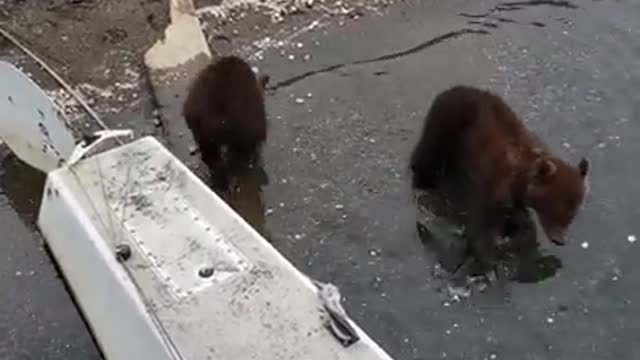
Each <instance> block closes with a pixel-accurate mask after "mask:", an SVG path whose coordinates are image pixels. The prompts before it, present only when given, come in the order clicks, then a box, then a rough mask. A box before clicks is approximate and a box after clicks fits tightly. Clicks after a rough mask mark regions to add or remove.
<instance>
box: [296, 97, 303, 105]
mask: <svg viewBox="0 0 640 360" xmlns="http://www.w3.org/2000/svg"><path fill="white" fill-rule="evenodd" d="M296 103H297V104H304V99H303V98H296Z"/></svg>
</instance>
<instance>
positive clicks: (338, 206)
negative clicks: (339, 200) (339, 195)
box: [336, 204, 344, 210]
mask: <svg viewBox="0 0 640 360" xmlns="http://www.w3.org/2000/svg"><path fill="white" fill-rule="evenodd" d="M336 209H337V210H340V209H344V205H342V204H336Z"/></svg>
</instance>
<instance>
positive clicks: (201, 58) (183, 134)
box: [144, 0, 211, 175]
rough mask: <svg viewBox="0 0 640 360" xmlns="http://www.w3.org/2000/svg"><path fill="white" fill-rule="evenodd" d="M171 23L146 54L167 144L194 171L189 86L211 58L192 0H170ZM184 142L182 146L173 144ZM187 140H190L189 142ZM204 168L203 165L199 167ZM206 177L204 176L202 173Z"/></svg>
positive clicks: (198, 166) (194, 158) (145, 60)
mask: <svg viewBox="0 0 640 360" xmlns="http://www.w3.org/2000/svg"><path fill="white" fill-rule="evenodd" d="M169 11H170V19H171V24H170V25H169V26H168V27H167V29H166V30H165V36H164V38H163V39H161V40H158V41H157V42H156V43H155V44H154V45H153V46H152V47H151V48H150V49H149V50H148V51H147V53H146V54H145V58H144V62H145V65H146V67H147V72H148V76H149V82H150V84H151V92H152V94H151V95H152V97H153V98H154V99H155V101H156V105H157V106H158V109H159V117H160V120H161V126H162V130H163V135H164V136H163V139H162V140H163V141H164V143H165V145H166V146H167V147H168V148H169V149H170V150H171V151H172V152H173V153H174V154H175V155H176V156H177V157H178V158H179V159H180V160H182V161H183V162H184V163H186V164H187V165H189V166H190V167H191V168H194V166H192V165H194V162H199V161H200V160H199V158H198V157H194V156H191V155H190V154H189V147H188V146H184V143H185V142H187V143H191V142H192V139H191V133H190V131H189V130H188V128H187V126H186V124H185V122H184V121H183V120H182V104H183V102H184V98H185V97H186V94H187V91H188V87H189V84H190V82H191V80H192V79H193V78H195V76H196V74H197V73H198V72H199V71H200V70H201V69H202V68H203V67H204V66H206V65H207V64H208V63H209V61H210V59H211V51H210V49H209V46H208V44H207V42H206V39H205V36H204V33H203V31H202V28H201V26H200V21H199V20H198V18H197V17H196V16H195V7H194V4H193V1H192V0H169ZM172 139H173V140H177V139H180V144H181V145H180V146H177V145H178V144H172ZM185 140H187V141H185ZM195 167H196V168H200V167H201V166H200V165H197V166H195ZM199 175H202V174H199Z"/></svg>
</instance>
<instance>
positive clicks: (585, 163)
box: [578, 158, 589, 177]
mask: <svg viewBox="0 0 640 360" xmlns="http://www.w3.org/2000/svg"><path fill="white" fill-rule="evenodd" d="M578 170H579V171H580V175H581V176H582V177H585V176H587V174H588V173H589V160H587V159H585V158H582V159H580V162H579V163H578Z"/></svg>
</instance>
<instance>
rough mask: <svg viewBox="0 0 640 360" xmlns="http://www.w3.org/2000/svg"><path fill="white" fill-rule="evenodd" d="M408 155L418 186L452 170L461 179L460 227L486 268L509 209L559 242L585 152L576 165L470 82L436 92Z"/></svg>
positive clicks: (581, 187) (574, 207) (577, 192)
mask: <svg viewBox="0 0 640 360" xmlns="http://www.w3.org/2000/svg"><path fill="white" fill-rule="evenodd" d="M410 161H411V164H410V167H411V170H412V172H413V187H414V188H416V189H422V190H430V189H431V190H432V189H435V187H436V185H437V181H436V180H438V179H441V177H442V176H451V175H453V174H455V175H461V176H462V177H463V179H465V180H466V183H468V186H467V187H466V189H465V190H464V195H465V196H466V198H467V199H468V200H467V201H468V202H467V203H466V210H467V215H466V220H465V222H466V224H465V225H466V231H465V232H466V234H467V236H468V241H469V245H470V249H471V250H472V251H473V252H474V253H475V256H476V258H477V260H478V261H479V262H480V264H481V265H482V266H483V268H484V269H485V270H489V267H490V266H492V264H493V262H494V260H495V255H496V251H495V246H496V242H495V241H496V238H497V237H498V236H500V235H501V234H502V231H503V229H504V228H505V226H506V225H505V222H506V221H507V220H506V219H507V218H508V217H509V216H510V215H511V214H513V212H514V211H521V210H523V209H527V208H529V209H532V210H533V211H534V212H535V213H536V215H537V218H538V220H539V223H540V225H541V227H542V229H543V230H544V232H545V234H546V236H547V238H548V239H549V240H551V241H552V242H553V243H555V244H557V245H563V244H564V243H565V233H566V231H567V229H568V228H569V225H570V224H571V222H572V221H573V219H574V218H575V216H576V214H577V212H578V210H579V209H580V207H581V205H582V203H583V201H584V197H585V193H586V183H585V181H586V175H587V172H588V168H589V163H588V161H587V160H586V159H584V158H582V159H581V160H580V162H579V163H578V164H577V165H575V166H574V165H571V164H568V163H566V162H564V161H563V160H561V159H560V158H558V157H556V156H554V155H553V154H551V153H550V152H549V150H548V149H547V148H546V147H545V145H544V144H543V143H542V141H541V140H540V139H539V138H538V137H537V136H536V135H534V134H533V133H531V132H530V131H529V130H527V128H526V127H525V126H524V124H523V123H522V122H521V121H520V119H519V118H518V117H517V116H516V114H515V113H514V112H513V111H512V110H511V108H510V107H509V106H508V105H507V104H506V103H505V102H504V101H503V100H502V99H501V98H500V97H498V96H497V95H495V94H492V93H490V92H488V91H484V90H480V89H476V88H473V87H468V86H455V87H453V88H450V89H449V90H446V91H444V92H443V93H441V94H439V95H438V96H437V97H436V99H435V100H434V102H433V104H432V106H431V109H430V110H429V113H428V115H427V117H426V120H425V125H424V129H423V132H422V135H421V138H420V140H419V142H418V144H417V145H416V147H415V149H414V151H413V154H412V156H411V160H410Z"/></svg>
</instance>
